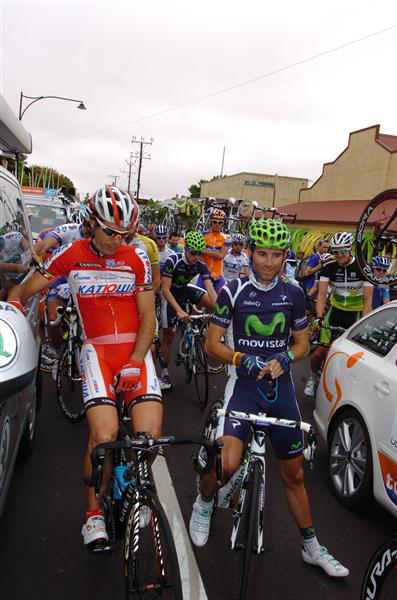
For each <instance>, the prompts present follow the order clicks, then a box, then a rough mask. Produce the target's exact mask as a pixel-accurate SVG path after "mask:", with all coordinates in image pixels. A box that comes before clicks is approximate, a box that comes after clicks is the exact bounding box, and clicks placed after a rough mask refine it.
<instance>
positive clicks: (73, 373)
mask: <svg viewBox="0 0 397 600" xmlns="http://www.w3.org/2000/svg"><path fill="white" fill-rule="evenodd" d="M56 388H57V397H58V403H59V406H60V409H61V411H62V414H63V416H64V417H65V419H66V420H67V421H69V422H70V423H78V422H79V421H82V420H83V419H84V417H85V411H84V404H83V390H82V383H81V376H80V370H79V365H78V364H77V360H76V352H75V351H74V350H72V352H70V351H69V349H68V348H65V350H64V351H63V352H62V354H61V358H60V359H59V363H58V369H57V379H56Z"/></svg>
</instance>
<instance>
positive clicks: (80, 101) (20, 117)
mask: <svg viewBox="0 0 397 600" xmlns="http://www.w3.org/2000/svg"><path fill="white" fill-rule="evenodd" d="M23 98H28V99H29V100H32V102H29V104H28V105H27V106H25V108H24V109H23V110H22V102H23ZM44 98H55V99H56V100H67V101H68V102H76V103H78V105H77V108H79V109H80V110H87V109H86V107H85V106H84V102H83V101H82V100H74V99H73V98H63V97H62V96H25V95H24V93H23V92H21V96H20V99H19V120H20V121H22V117H23V115H24V114H25V112H26V111H27V110H28V108H29V106H32V104H34V103H35V102H38V101H39V100H44Z"/></svg>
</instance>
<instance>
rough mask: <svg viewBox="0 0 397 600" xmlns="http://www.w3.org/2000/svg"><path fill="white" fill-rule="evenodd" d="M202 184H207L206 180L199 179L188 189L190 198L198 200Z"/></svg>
mask: <svg viewBox="0 0 397 600" xmlns="http://www.w3.org/2000/svg"><path fill="white" fill-rule="evenodd" d="M203 183H207V179H200V180H199V181H198V182H197V183H193V184H192V185H191V186H190V187H189V188H188V190H189V193H190V197H191V198H200V189H201V185H202V184H203Z"/></svg>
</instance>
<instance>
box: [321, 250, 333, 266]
mask: <svg viewBox="0 0 397 600" xmlns="http://www.w3.org/2000/svg"><path fill="white" fill-rule="evenodd" d="M320 260H321V263H322V264H323V265H327V264H328V263H330V262H332V261H334V260H335V259H334V257H333V256H332V254H330V253H329V252H324V254H321V255H320Z"/></svg>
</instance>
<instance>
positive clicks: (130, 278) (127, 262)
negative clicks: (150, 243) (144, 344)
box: [45, 240, 152, 344]
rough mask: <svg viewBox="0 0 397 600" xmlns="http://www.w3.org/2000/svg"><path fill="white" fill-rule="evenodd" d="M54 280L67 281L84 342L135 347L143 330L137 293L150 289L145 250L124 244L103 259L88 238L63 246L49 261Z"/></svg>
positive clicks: (150, 271)
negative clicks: (78, 316)
mask: <svg viewBox="0 0 397 600" xmlns="http://www.w3.org/2000/svg"><path fill="white" fill-rule="evenodd" d="M45 269H46V270H47V271H48V272H49V273H51V275H53V276H54V277H62V276H64V277H67V279H68V283H69V285H70V288H71V290H72V296H73V300H74V302H75V305H76V307H77V310H78V312H79V315H80V320H81V324H82V327H83V332H84V335H85V339H86V340H88V341H90V342H92V343H97V344H117V343H129V342H133V343H135V339H136V334H137V332H138V330H139V323H140V322H139V314H138V309H137V303H136V294H137V293H139V292H144V291H147V290H151V289H152V269H151V266H150V261H149V259H148V256H147V254H146V252H145V251H144V250H141V249H140V248H131V247H129V246H124V245H122V246H120V247H119V248H118V250H117V251H116V252H115V253H114V254H112V255H110V256H100V255H99V254H98V253H97V252H96V251H95V249H94V247H93V246H92V244H91V242H90V240H79V241H76V242H74V243H71V244H68V245H67V246H61V247H60V248H58V249H57V250H55V252H54V253H53V255H52V256H51V258H49V259H48V260H47V262H46V263H45Z"/></svg>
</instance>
